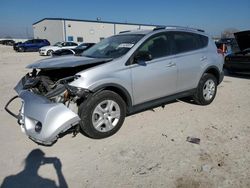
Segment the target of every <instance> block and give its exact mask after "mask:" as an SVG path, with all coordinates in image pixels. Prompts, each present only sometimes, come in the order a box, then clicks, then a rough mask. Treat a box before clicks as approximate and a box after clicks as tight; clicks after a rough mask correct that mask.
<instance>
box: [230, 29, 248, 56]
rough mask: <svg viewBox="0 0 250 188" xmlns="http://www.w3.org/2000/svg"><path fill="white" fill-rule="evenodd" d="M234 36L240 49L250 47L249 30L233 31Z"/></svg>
mask: <svg viewBox="0 0 250 188" xmlns="http://www.w3.org/2000/svg"><path fill="white" fill-rule="evenodd" d="M234 36H235V39H236V41H237V43H238V46H239V48H240V50H241V51H243V50H245V49H247V48H250V30H248V31H241V32H237V33H234Z"/></svg>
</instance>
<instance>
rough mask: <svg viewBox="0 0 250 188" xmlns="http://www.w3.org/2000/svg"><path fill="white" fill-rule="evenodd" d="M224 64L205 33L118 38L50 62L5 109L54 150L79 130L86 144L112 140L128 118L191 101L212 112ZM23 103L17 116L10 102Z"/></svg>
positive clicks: (37, 66) (38, 66)
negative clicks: (210, 107)
mask: <svg viewBox="0 0 250 188" xmlns="http://www.w3.org/2000/svg"><path fill="white" fill-rule="evenodd" d="M222 67H223V57H222V56H221V55H220V54H218V53H217V49H216V46H215V43H214V42H213V40H212V39H211V38H210V37H209V36H208V35H207V34H205V33H204V31H202V30H198V29H191V28H183V27H164V28H155V29H154V30H150V31H134V32H130V31H129V32H123V33H120V34H118V35H115V36H112V37H109V38H106V39H104V40H103V41H101V42H100V43H98V44H96V45H94V46H93V47H91V48H90V49H88V50H87V51H85V52H83V54H81V55H80V56H67V57H59V58H49V59H44V60H41V61H38V62H36V63H34V64H31V65H28V66H27V68H30V69H32V71H31V72H30V73H28V74H27V75H26V76H24V77H23V78H22V79H21V80H20V82H19V83H18V84H17V86H16V87H15V90H16V92H17V93H18V96H16V97H14V98H12V99H11V100H10V101H9V102H8V103H7V105H6V107H5V109H6V110H7V111H8V112H9V113H10V114H11V115H13V116H14V117H16V118H17V119H18V122H19V124H20V126H21V128H22V130H23V131H24V132H25V133H26V134H27V135H28V136H29V138H31V139H32V140H33V141H35V142H37V143H39V144H43V145H52V144H53V143H54V142H55V141H56V140H57V139H58V138H59V137H61V136H63V135H65V134H67V133H69V132H73V133H77V132H79V131H80V130H82V131H83V132H84V133H85V134H86V135H87V136H89V137H91V138H105V137H108V136H111V135H113V134H114V133H116V132H117V131H118V130H119V129H120V127H121V126H122V124H123V122H124V119H125V117H126V116H129V115H131V114H135V113H138V112H141V111H144V110H147V109H152V108H154V107H158V106H163V105H165V104H166V103H168V102H169V101H172V100H175V99H178V98H183V97H187V96H193V98H194V101H195V102H196V103H198V104H200V105H208V104H210V103H211V102H212V101H213V100H214V98H215V95H216V90H217V85H218V84H220V83H221V81H222V79H223V71H222ZM16 98H21V101H22V106H21V109H20V112H19V113H18V114H17V115H16V114H14V113H13V112H12V111H10V110H9V108H8V106H9V103H11V101H13V100H14V99H16Z"/></svg>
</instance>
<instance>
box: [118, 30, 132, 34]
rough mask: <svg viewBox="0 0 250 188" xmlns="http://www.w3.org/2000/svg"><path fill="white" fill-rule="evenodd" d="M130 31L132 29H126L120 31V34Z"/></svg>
mask: <svg viewBox="0 0 250 188" xmlns="http://www.w3.org/2000/svg"><path fill="white" fill-rule="evenodd" d="M128 32H130V30H126V31H120V32H119V34H122V33H128Z"/></svg>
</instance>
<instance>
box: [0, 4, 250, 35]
mask: <svg viewBox="0 0 250 188" xmlns="http://www.w3.org/2000/svg"><path fill="white" fill-rule="evenodd" d="M0 7H1V8H0V9H1V11H0V37H6V36H11V37H21V38H27V37H32V36H33V30H32V24H33V23H34V22H36V21H39V20H41V19H43V18H49V17H50V18H71V19H85V20H86V19H87V20H96V18H97V17H99V18H101V20H102V21H114V22H128V23H130V22H132V23H141V24H156V25H178V26H188V27H195V28H200V29H204V30H205V31H206V32H207V33H210V34H211V35H214V36H215V35H216V36H220V34H221V32H223V31H224V30H225V29H227V28H236V29H238V30H250V0H165V1H164V0H161V1H160V0H150V1H149V0H144V1H136V0H122V1H119V0H116V1H114V0H39V1H38V0H0Z"/></svg>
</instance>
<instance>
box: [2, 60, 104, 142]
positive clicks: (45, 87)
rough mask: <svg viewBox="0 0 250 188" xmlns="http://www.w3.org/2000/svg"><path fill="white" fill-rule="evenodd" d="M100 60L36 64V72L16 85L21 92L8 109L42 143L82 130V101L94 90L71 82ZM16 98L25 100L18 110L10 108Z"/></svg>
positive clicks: (18, 91) (33, 138) (24, 129)
mask: <svg viewBox="0 0 250 188" xmlns="http://www.w3.org/2000/svg"><path fill="white" fill-rule="evenodd" d="M97 63H99V64H100V62H97ZM97 63H96V62H95V63H93V64H91V65H79V66H77V67H53V68H48V69H47V68H40V67H37V68H38V69H39V68H40V70H39V71H37V70H36V68H34V67H32V68H33V70H32V72H31V73H28V74H26V75H25V76H24V77H23V78H22V79H21V80H20V81H19V83H18V84H17V85H16V87H15V88H14V89H15V91H16V92H17V94H18V96H16V97H14V98H12V99H11V100H10V101H9V102H8V103H7V104H6V106H5V110H6V111H7V112H8V113H9V114H11V115H12V116H14V117H15V118H17V119H18V123H19V124H20V126H21V129H22V131H23V132H25V133H26V134H27V135H28V137H29V138H30V139H31V140H33V141H35V142H36V143H38V144H41V145H47V146H49V145H53V144H54V143H55V142H56V141H57V139H58V138H59V137H61V136H63V135H65V134H67V133H69V132H74V133H76V132H77V131H79V126H78V124H79V121H80V118H79V116H78V112H77V111H78V105H79V104H80V103H81V102H82V101H83V100H85V99H86V98H87V97H88V95H89V94H90V91H88V90H86V89H83V88H77V87H73V86H70V85H69V84H70V83H71V82H72V81H74V80H76V79H78V78H79V77H80V76H79V75H77V73H78V72H80V71H82V70H84V69H87V68H90V67H92V66H94V65H97ZM16 98H20V99H21V101H22V105H21V108H20V110H19V113H18V114H14V113H13V112H11V110H9V104H10V103H11V102H12V101H13V100H15V99H16Z"/></svg>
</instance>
